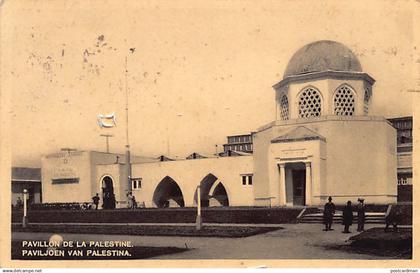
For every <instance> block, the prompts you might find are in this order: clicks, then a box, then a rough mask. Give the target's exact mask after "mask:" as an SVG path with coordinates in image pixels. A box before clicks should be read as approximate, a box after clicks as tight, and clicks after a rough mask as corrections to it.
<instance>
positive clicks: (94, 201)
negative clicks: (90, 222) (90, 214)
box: [92, 193, 101, 210]
mask: <svg viewBox="0 0 420 273" xmlns="http://www.w3.org/2000/svg"><path fill="white" fill-rule="evenodd" d="M99 199H101V198H99V194H98V193H96V195H95V196H94V197H92V201H93V204H94V205H95V210H97V209H98V206H99Z"/></svg>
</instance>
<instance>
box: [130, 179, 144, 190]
mask: <svg viewBox="0 0 420 273" xmlns="http://www.w3.org/2000/svg"><path fill="white" fill-rule="evenodd" d="M141 180H142V179H141V178H132V179H131V189H132V190H138V189H141Z"/></svg>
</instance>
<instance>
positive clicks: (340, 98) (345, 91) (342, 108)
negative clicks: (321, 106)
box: [333, 83, 356, 116]
mask: <svg viewBox="0 0 420 273" xmlns="http://www.w3.org/2000/svg"><path fill="white" fill-rule="evenodd" d="M333 101H334V115H337V116H354V114H355V109H356V92H355V91H354V89H353V88H352V87H351V86H350V85H348V84H347V83H345V84H342V85H340V86H339V87H338V88H337V89H336V90H335V91H334V95H333Z"/></svg>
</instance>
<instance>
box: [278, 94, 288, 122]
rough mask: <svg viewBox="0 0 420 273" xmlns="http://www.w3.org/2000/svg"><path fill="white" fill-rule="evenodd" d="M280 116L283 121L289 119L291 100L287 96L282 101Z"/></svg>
mask: <svg viewBox="0 0 420 273" xmlns="http://www.w3.org/2000/svg"><path fill="white" fill-rule="evenodd" d="M280 116H281V119H282V120H287V119H289V100H288V99H287V96H286V95H283V97H282V98H281V100H280Z"/></svg>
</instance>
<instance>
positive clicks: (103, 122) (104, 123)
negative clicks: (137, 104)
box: [98, 113, 117, 128]
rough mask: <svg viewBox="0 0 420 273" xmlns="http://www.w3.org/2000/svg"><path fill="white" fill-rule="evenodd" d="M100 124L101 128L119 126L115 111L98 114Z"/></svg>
mask: <svg viewBox="0 0 420 273" xmlns="http://www.w3.org/2000/svg"><path fill="white" fill-rule="evenodd" d="M98 124H99V127H101V128H112V127H115V126H117V123H116V121H115V113H111V114H108V115H102V114H100V115H98Z"/></svg>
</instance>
